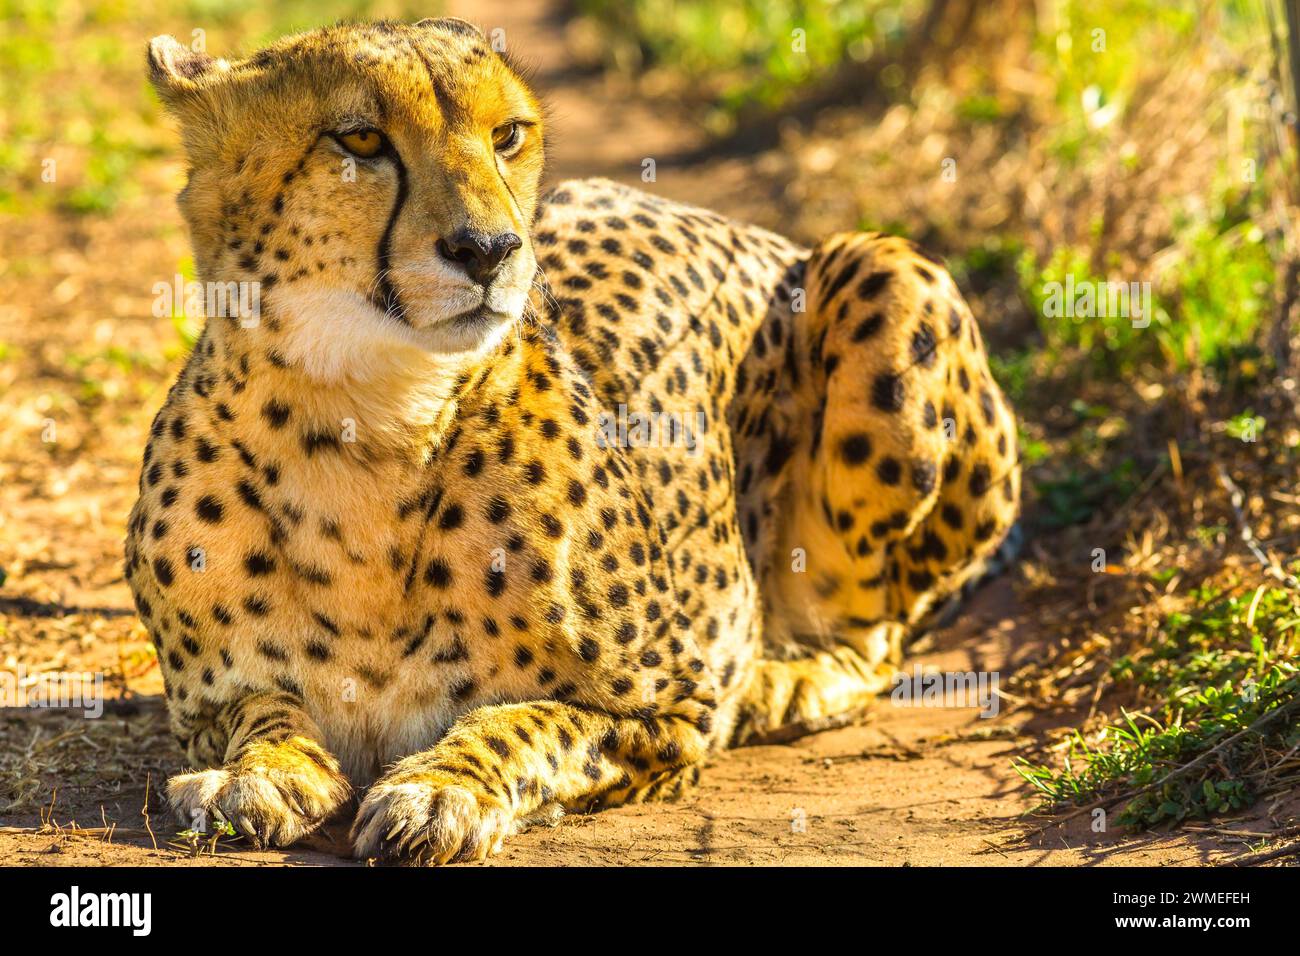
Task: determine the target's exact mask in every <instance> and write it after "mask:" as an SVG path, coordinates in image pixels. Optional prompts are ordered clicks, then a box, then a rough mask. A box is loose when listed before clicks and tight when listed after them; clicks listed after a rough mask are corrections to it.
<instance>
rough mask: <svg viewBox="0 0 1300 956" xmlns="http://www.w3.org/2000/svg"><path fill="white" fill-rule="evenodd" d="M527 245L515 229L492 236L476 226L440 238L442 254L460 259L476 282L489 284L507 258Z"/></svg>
mask: <svg viewBox="0 0 1300 956" xmlns="http://www.w3.org/2000/svg"><path fill="white" fill-rule="evenodd" d="M522 245H523V240H522V239H520V238H519V237H518V236H516V235H515V234H514V233H513V232H503V233H501V234H500V235H498V236H489V235H486V234H484V233H481V232H475V231H474V230H472V229H462V230H460V231H459V232H456V233H453V234H452V235H451V236H448V237H447V238H446V239H439V240H438V255H440V256H442V257H443V258H444V259H446V260H448V261H449V262H459V263H460V264H461V265H463V266H464V267H465V271H466V272H467V273H468V274H469V277H470V278H471V279H473V280H474V281H475V282H481V283H483V284H484V285H487V283H488V282H490V281H491V280H492V277H493V276H494V275H496V274H497V272H498V271H499V270H500V268H501V263H503V262H505V261H506V257H507V256H509V255H510V253H512V252H514V251H515V250H516V249H518V248H519V247H520V246H522Z"/></svg>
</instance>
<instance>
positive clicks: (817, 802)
mask: <svg viewBox="0 0 1300 956" xmlns="http://www.w3.org/2000/svg"><path fill="white" fill-rule="evenodd" d="M449 7H450V10H449V12H452V13H458V14H459V15H462V16H465V17H467V18H469V19H473V20H475V21H476V22H479V23H481V24H483V25H485V26H488V27H491V26H495V25H501V26H504V27H505V29H506V38H507V43H508V45H509V46H510V47H511V48H512V49H516V50H521V51H525V52H524V53H523V54H522V56H523V59H524V60H525V62H528V63H532V64H533V65H534V66H535V67H536V74H535V77H534V81H535V83H536V85H537V86H538V87H539V88H541V89H542V90H544V91H545V92H546V94H547V95H548V97H549V99H550V102H551V105H552V109H553V117H552V124H553V125H552V128H553V130H554V135H553V136H552V144H553V151H552V168H553V175H554V177H555V178H563V177H567V176H574V175H593V174H594V175H605V176H610V177H612V178H616V179H621V180H625V181H628V182H632V183H638V184H640V172H641V161H642V159H644V158H646V157H647V156H650V157H655V158H659V157H669V156H671V155H672V154H673V153H675V152H677V151H680V150H685V149H688V148H690V147H693V146H696V145H698V144H699V143H700V142H701V141H702V138H701V135H700V134H699V132H698V131H696V130H694V129H692V128H691V127H690V126H688V125H685V123H683V122H677V121H674V120H673V119H672V118H671V117H670V116H666V115H665V113H664V111H663V110H661V109H656V108H654V107H652V106H650V105H647V104H645V103H642V102H639V101H633V102H632V103H631V104H630V105H629V104H628V103H627V102H626V100H625V91H623V90H621V89H619V87H618V86H617V81H615V80H606V79H604V78H603V77H601V76H596V75H589V74H585V73H582V72H574V71H571V70H568V69H567V68H566V67H565V66H564V64H566V62H567V61H568V58H567V56H566V55H565V51H564V46H563V43H562V40H561V38H560V35H559V28H558V27H557V25H556V21H554V20H553V19H552V13H553V11H552V9H551V7H550V6H549V5H548V4H547V3H545V2H527V3H518V2H516V3H511V2H508V0H493V2H486V0H479V2H475V3H472V4H471V3H466V2H453V3H451V4H449ZM762 164H763V159H762V158H761V157H756V158H753V159H746V160H727V161H723V162H713V163H710V164H708V165H705V166H699V167H694V168H688V167H675V166H674V165H673V164H672V163H670V162H664V161H663V160H662V159H660V160H659V163H658V169H657V178H656V182H655V183H654V184H652V185H649V186H647V185H646V184H641V185H642V187H643V188H652V189H653V190H654V191H657V192H660V193H663V194H665V195H668V196H671V197H673V198H678V199H684V200H687V201H691V202H695V203H698V204H701V205H708V206H711V207H714V208H717V209H720V210H722V211H724V212H727V213H730V214H733V215H738V216H743V217H745V218H748V219H751V220H756V221H759V222H761V223H762V224H764V225H767V226H769V227H772V228H776V229H779V228H780V226H781V223H779V222H773V221H771V216H770V214H768V213H767V211H766V204H765V197H764V193H763V191H762V190H761V189H756V188H754V186H753V183H754V182H756V181H762V177H761V167H762ZM172 172H175V171H174V170H173V171H172ZM146 190H147V191H151V192H152V196H153V198H152V199H151V200H150V201H148V202H144V201H142V202H139V203H128V204H125V205H124V207H123V208H122V209H121V210H120V211H118V212H115V213H114V214H113V215H112V216H111V217H109V218H107V219H106V220H105V221H103V222H93V221H92V222H89V223H76V224H72V225H61V226H58V227H51V228H50V229H45V230H37V231H33V232H31V233H30V234H29V233H27V232H24V231H23V230H22V228H21V226H20V224H16V223H8V224H6V225H5V226H4V227H3V228H4V234H3V241H4V244H5V245H4V249H5V251H6V253H8V252H12V251H13V250H15V249H18V248H21V249H22V251H23V254H24V255H25V256H44V257H47V258H48V259H49V261H50V262H52V263H53V264H54V265H53V268H52V270H50V271H49V272H48V273H44V274H42V275H41V276H39V277H38V278H37V279H35V280H29V279H25V278H24V277H23V276H22V275H21V274H18V273H16V272H15V271H13V270H10V271H8V272H6V273H5V274H4V275H3V277H2V278H0V302H3V303H5V305H3V306H0V318H2V320H3V324H2V325H0V330H3V331H4V338H6V339H7V340H8V341H10V342H11V343H12V344H14V345H16V346H18V347H19V348H21V349H22V350H23V353H24V355H26V356H28V357H29V358H30V361H25V362H22V363H3V364H0V415H3V417H4V418H5V419H6V420H7V421H8V422H10V423H13V424H14V425H15V427H14V428H13V429H12V430H11V431H9V435H8V437H6V438H3V439H2V440H0V567H3V568H4V569H5V572H6V574H7V581H5V582H4V583H3V589H2V590H0V655H3V656H4V660H0V665H2V666H3V667H5V668H6V669H12V668H15V667H17V666H20V665H21V666H25V667H28V668H30V669H54V668H57V669H60V670H90V671H101V672H104V673H105V674H108V675H110V677H109V680H108V682H107V684H106V691H107V694H108V697H109V705H108V708H107V710H106V713H105V715H104V716H103V717H102V718H101V719H99V720H85V719H82V718H80V717H77V716H72V715H69V714H67V713H62V712H57V711H40V710H32V711H21V710H0V769H2V770H3V771H4V772H5V774H6V777H7V778H8V779H11V780H14V781H17V782H16V784H14V792H10V793H9V794H8V795H7V796H8V798H9V803H10V806H11V807H13V809H12V810H11V811H10V812H9V813H7V814H0V863H3V864H10V865H20V866H31V865H47V866H48V865H123V864H124V865H130V864H147V865H229V866H235V865H295V864H299V865H301V864H306V865H342V864H345V863H347V862H349V861H348V860H347V858H346V853H347V846H346V842H345V841H344V840H343V836H344V834H345V832H346V821H342V822H341V823H339V824H338V825H336V826H333V827H331V828H329V829H328V830H327V831H326V832H324V833H322V834H320V835H318V836H317V837H315V838H314V839H313V840H312V841H310V842H309V843H308V844H306V845H303V846H299V847H294V848H291V849H289V850H287V851H276V852H255V851H252V850H250V849H249V848H248V847H247V846H245V845H243V844H241V843H238V842H229V843H225V844H223V845H222V846H220V847H218V849H217V851H216V852H215V854H202V855H198V856H196V855H195V853H194V852H193V851H192V850H190V849H186V848H184V847H176V846H173V845H170V844H172V841H174V839H175V835H176V828H175V825H174V823H173V822H172V820H171V819H170V817H169V815H168V813H167V811H166V808H165V807H164V806H163V804H162V803H161V801H160V800H159V799H158V788H159V785H160V784H161V782H162V781H163V780H165V778H166V777H167V776H168V775H170V774H172V773H175V772H177V771H178V770H180V769H181V767H182V757H181V754H180V753H179V751H178V750H177V749H176V748H175V745H174V744H173V742H172V741H171V739H170V737H169V735H168V734H167V733H166V727H165V724H166V719H165V713H164V704H163V700H162V696H161V691H162V688H161V679H160V677H159V675H158V671H157V668H156V667H155V666H151V661H150V659H149V658H148V656H147V654H146V645H147V638H146V636H145V635H144V632H143V630H142V629H141V628H140V627H139V625H138V623H137V622H136V620H135V616H134V612H133V610H132V606H131V601H130V596H129V593H128V590H127V588H126V585H125V582H124V580H123V579H122V576H121V570H120V565H121V551H120V549H121V541H122V538H123V534H124V523H125V519H126V515H127V512H128V509H129V508H130V505H131V502H132V500H133V498H134V494H135V482H136V471H137V467H138V464H137V463H138V456H139V454H140V451H141V449H142V447H143V443H144V436H145V430H146V428H147V424H148V421H149V418H150V416H151V415H152V413H153V411H154V410H155V409H156V408H157V406H158V405H159V404H160V403H161V401H162V398H163V393H164V392H165V388H166V384H167V379H168V377H169V374H170V372H167V374H163V372H166V371H167V370H165V369H164V370H162V371H160V372H158V375H157V376H156V378H157V381H156V382H154V383H153V384H151V385H149V386H148V387H146V388H143V389H142V390H140V391H139V392H138V393H132V394H128V395H121V394H117V393H113V394H109V395H108V396H107V398H106V400H105V404H104V406H103V408H104V409H107V411H101V412H99V413H97V414H95V415H86V414H84V413H81V412H78V411H76V410H75V409H72V408H71V407H68V408H64V407H62V406H61V405H60V403H59V401H58V399H57V398H53V399H52V398H51V397H50V396H51V395H52V394H54V395H57V394H58V392H59V391H60V389H67V388H70V387H74V384H75V383H74V384H70V383H68V382H67V381H64V380H63V378H62V377H61V376H63V372H62V371H61V370H62V369H64V368H66V366H67V364H68V363H67V362H66V358H67V356H68V355H69V354H71V353H72V352H74V351H75V350H77V349H79V348H81V347H82V345H83V344H84V343H87V342H98V343H101V344H106V343H111V344H112V345H113V346H115V347H119V348H121V349H124V350H129V349H132V348H136V347H140V348H144V347H145V346H147V345H149V344H150V343H151V342H152V341H153V340H154V339H156V338H157V336H158V335H159V334H160V323H159V321H158V320H156V319H152V318H150V314H149V306H148V296H147V295H146V294H145V293H146V292H147V291H148V283H145V282H143V281H142V280H140V278H139V276H141V275H147V276H151V277H152V276H157V275H166V274H168V273H169V271H170V269H171V266H170V263H174V262H175V261H176V257H177V256H178V255H183V254H184V248H185V237H184V233H183V230H182V229H181V226H180V222H179V219H178V217H177V214H176V213H175V211H174V209H172V208H171V207H170V205H168V206H167V207H166V212H165V214H163V213H160V212H159V210H160V209H161V208H163V207H161V206H160V205H159V202H158V198H157V197H159V196H163V195H169V194H170V193H171V192H174V191H175V188H174V183H173V182H172V181H171V180H170V179H168V178H167V177H165V176H164V177H162V178H161V179H160V180H159V181H158V182H156V183H148V184H146ZM123 235H130V236H132V237H133V238H132V240H131V244H130V247H129V249H128V250H127V253H128V254H127V255H126V256H125V257H124V255H123V250H122V249H121V247H120V237H121V236H123ZM95 262H100V263H109V264H111V265H110V266H109V267H108V268H105V267H104V266H103V265H101V266H99V267H98V269H95V268H89V269H88V268H87V267H86V265H87V263H95ZM24 283H25V284H24ZM50 303H53V305H54V307H53V308H50V307H49V306H50ZM162 324H163V325H165V320H164V321H163V323H162ZM172 361H173V362H174V359H173V360H172ZM93 372H94V368H93V366H92V367H91V372H90V373H91V374H93ZM108 381H109V383H110V384H111V383H112V382H113V381H116V380H115V379H113V378H109V379H108ZM131 387H135V386H134V385H132V386H131ZM110 391H112V390H111V389H110ZM128 406H130V407H132V408H133V409H134V410H133V411H131V412H130V413H127V412H125V411H124V412H122V413H121V414H115V413H112V412H113V409H115V408H118V407H128ZM135 406H138V408H136V407H135ZM46 419H52V420H54V421H55V422H57V423H58V424H59V427H60V429H61V434H60V438H59V440H58V442H57V443H56V444H55V445H54V446H53V447H51V448H48V449H41V451H40V454H33V453H32V447H31V446H32V443H33V442H38V441H39V438H37V437H35V436H37V434H38V432H39V431H40V429H41V426H42V423H43V422H44V421H45V420H46ZM7 430H8V429H7ZM1052 627H1053V624H1052V620H1051V617H1050V615H1049V613H1048V612H1047V611H1046V610H1045V609H1042V608H1035V607H1032V606H1025V605H1024V604H1022V603H1020V602H1019V601H1018V599H1017V596H1016V588H1015V584H1014V581H1012V580H1011V579H1009V578H1003V579H999V580H997V581H995V582H994V583H993V584H991V585H989V586H988V587H986V588H984V589H983V590H982V591H981V592H980V593H979V594H978V595H977V596H976V597H975V598H974V599H973V600H972V601H971V602H970V603H969V604H968V605H967V606H966V608H965V609H964V610H963V612H962V615H961V616H960V617H959V618H958V620H957V621H956V622H955V623H954V624H952V625H951V626H949V627H947V628H946V629H943V630H941V631H939V632H936V633H934V634H932V635H930V636H928V637H927V638H925V639H924V640H923V642H922V644H921V646H920V647H919V648H918V649H917V650H918V653H916V655H915V657H914V660H915V661H917V662H920V663H921V664H922V665H926V666H933V667H935V668H937V669H939V670H943V671H967V670H976V671H987V672H999V673H1002V674H1004V675H1005V674H1008V673H1010V672H1011V671H1013V670H1015V669H1016V667H1017V666H1019V665H1020V664H1021V663H1023V662H1025V661H1027V660H1029V659H1032V658H1034V657H1035V655H1042V654H1044V653H1045V652H1046V651H1045V649H1046V648H1047V646H1048V644H1049V643H1050V640H1051V637H1052ZM909 667H910V664H909ZM1071 716H1077V715H1071V714H1068V713H1060V712H1053V713H1045V712H1041V711H1037V710H1035V709H1033V708H1030V707H1024V706H1018V705H1017V701H1016V699H1015V698H1013V697H1005V698H1003V699H1002V701H1001V709H1000V713H999V714H998V716H996V717H993V718H988V719H985V718H982V717H980V716H979V714H978V712H976V711H973V710H966V709H945V708H906V707H900V706H895V705H893V704H891V702H890V701H889V700H888V699H882V700H881V702H880V705H879V706H878V707H877V708H876V709H875V711H874V712H873V713H871V714H870V715H869V716H868V717H867V719H866V720H865V722H864V723H863V724H862V725H860V726H854V727H849V728H845V729H842V730H837V731H831V732H827V733H823V734H819V735H816V736H813V737H809V738H805V739H803V740H799V741H796V742H794V743H793V744H789V745H784V746H763V747H752V748H746V749H742V750H738V751H733V752H730V753H726V754H723V755H720V756H719V757H718V758H717V759H716V760H715V761H714V762H713V764H712V765H711V766H710V767H709V768H708V769H707V771H706V773H705V775H704V778H703V781H702V784H701V786H700V787H699V788H698V789H697V790H696V791H695V792H693V793H691V794H689V795H688V796H687V797H685V798H684V799H683V800H682V801H681V802H679V803H676V804H667V805H652V806H643V807H627V808H621V809H617V810H612V811H606V812H603V813H600V814H596V815H591V816H574V817H569V818H566V819H565V820H563V821H561V822H560V824H559V825H558V826H557V827H555V828H553V829H536V830H533V831H530V832H528V833H525V834H521V835H520V836H517V837H516V838H514V839H513V840H511V841H508V843H507V845H506V848H505V850H504V851H503V853H502V854H501V855H500V856H499V857H497V858H496V859H495V860H494V861H492V865H548V866H551V865H665V864H721V865H746V864H750V865H752V864H769V865H780V864H787V865H808V864H812V865H861V864H876V865H910V866H933V865H949V866H951V865H988V866H1039V865H1077V866H1091V865H1104V864H1127V865H1136V864H1148V865H1190V864H1203V863H1218V862H1227V861H1229V860H1232V859H1233V858H1236V857H1239V856H1242V855H1244V854H1246V853H1248V852H1249V851H1250V849H1252V848H1253V847H1256V846H1258V845H1259V843H1260V842H1261V840H1262V839H1263V838H1265V837H1267V836H1268V835H1270V834H1272V833H1274V832H1276V831H1277V830H1278V828H1279V827H1280V826H1281V821H1286V820H1288V819H1294V818H1295V815H1296V813H1297V811H1298V810H1300V805H1298V804H1300V801H1297V800H1296V799H1294V798H1290V799H1288V800H1286V801H1281V802H1275V803H1273V804H1272V805H1268V804H1266V803H1265V804H1261V805H1259V806H1258V807H1257V808H1256V809H1255V810H1254V811H1253V812H1252V814H1251V815H1249V816H1247V817H1245V818H1238V819H1234V820H1232V821H1231V822H1230V823H1224V824H1221V825H1216V824H1202V825H1199V826H1197V827H1195V828H1192V827H1187V828H1183V829H1181V830H1178V831H1172V832H1163V833H1136V834H1135V833H1132V832H1128V831H1126V830H1124V829H1123V828H1121V827H1119V826H1118V825H1114V826H1112V827H1110V828H1109V830H1108V832H1102V833H1094V832H1093V831H1092V829H1091V827H1090V825H1089V824H1090V822H1091V819H1092V818H1091V816H1090V815H1088V814H1083V815H1080V816H1077V817H1075V818H1074V819H1072V820H1069V821H1067V822H1065V823H1064V824H1063V825H1059V826H1053V827H1051V828H1049V829H1046V830H1044V831H1042V832H1038V833H1035V832H1033V831H1034V829H1035V828H1036V827H1037V826H1038V825H1039V821H1036V820H1035V819H1033V818H1032V817H1026V816H1025V814H1026V813H1027V812H1028V811H1030V810H1031V809H1032V808H1033V806H1034V804H1035V802H1036V801H1035V799H1034V797H1033V794H1032V793H1031V792H1030V791H1029V789H1028V788H1027V787H1026V786H1025V784H1024V782H1023V781H1022V780H1021V778H1020V777H1019V775H1017V773H1016V772H1015V770H1014V767H1013V759H1014V758H1015V757H1016V756H1017V755H1018V754H1022V753H1024V752H1026V751H1027V750H1028V749H1032V748H1033V747H1037V746H1041V745H1042V743H1043V742H1044V741H1045V740H1047V739H1048V736H1049V735H1050V732H1051V731H1052V730H1054V729H1057V728H1061V727H1065V726H1069V725H1070V718H1071ZM0 806H3V802H0ZM1026 831H1030V832H1028V834H1027V835H1026Z"/></svg>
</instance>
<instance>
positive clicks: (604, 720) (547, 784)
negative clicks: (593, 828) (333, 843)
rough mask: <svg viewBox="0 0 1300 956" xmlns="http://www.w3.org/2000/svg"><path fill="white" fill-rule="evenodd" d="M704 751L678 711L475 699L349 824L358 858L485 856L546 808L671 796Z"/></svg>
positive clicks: (387, 779)
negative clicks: (656, 713)
mask: <svg viewBox="0 0 1300 956" xmlns="http://www.w3.org/2000/svg"><path fill="white" fill-rule="evenodd" d="M706 750H707V741H706V737H705V734H704V733H702V732H701V731H700V729H699V727H698V726H697V725H696V722H692V721H690V720H687V719H686V718H685V717H678V716H660V717H648V718H623V717H616V716H613V715H610V714H605V713H600V712H597V711H593V710H589V709H587V708H583V707H577V706H574V705H572V704H566V703H561V702H558V701H538V702H535V703H524V704H502V705H499V706H494V707H483V708H480V709H478V710H475V711H473V712H471V713H469V714H467V715H466V716H464V717H462V718H461V719H460V720H459V721H458V722H457V723H456V724H455V726H453V727H452V729H451V731H450V732H449V733H448V734H447V736H446V737H444V738H443V739H442V740H441V741H439V742H438V744H437V745H436V746H434V747H433V748H431V749H430V750H426V751H424V752H422V753H418V754H414V755H413V756H410V757H407V758H405V759H404V760H401V761H399V762H398V763H397V764H396V765H395V766H394V767H392V768H391V769H390V770H389V771H388V773H386V774H385V775H384V776H383V777H382V778H381V779H380V780H379V781H378V782H377V783H375V785H374V786H373V787H372V788H371V789H370V791H369V792H368V793H367V794H366V797H365V800H364V801H362V804H361V808H360V810H359V811H358V813H357V818H356V822H355V823H354V824H353V827H352V838H353V844H354V848H355V851H356V855H357V856H358V857H360V858H363V859H369V858H376V857H377V858H380V859H384V860H394V859H401V858H406V859H408V860H410V861H412V862H417V863H429V864H438V863H448V862H452V861H455V860H482V859H485V858H486V857H487V856H488V855H489V854H493V853H496V852H497V851H498V850H500V849H501V845H502V842H503V841H504V839H505V838H506V837H507V836H510V835H511V834H513V833H516V832H518V831H519V830H520V829H522V828H523V827H524V826H526V825H527V824H528V823H531V822H533V821H534V820H535V819H536V818H538V817H540V816H545V815H546V814H547V813H548V812H549V811H553V810H555V809H558V808H567V809H583V810H585V809H588V808H589V807H592V806H595V805H602V806H609V805H614V804H617V803H624V802H635V801H638V800H643V799H650V798H654V797H664V796H671V795H673V794H675V793H676V792H678V791H679V790H680V788H681V787H682V785H683V784H684V783H685V782H686V781H689V780H690V779H691V778H692V777H693V776H694V773H695V770H696V767H697V766H698V764H699V762H700V761H701V760H703V759H704V756H705V753H706Z"/></svg>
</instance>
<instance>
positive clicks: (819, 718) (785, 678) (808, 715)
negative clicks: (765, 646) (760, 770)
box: [732, 625, 902, 746]
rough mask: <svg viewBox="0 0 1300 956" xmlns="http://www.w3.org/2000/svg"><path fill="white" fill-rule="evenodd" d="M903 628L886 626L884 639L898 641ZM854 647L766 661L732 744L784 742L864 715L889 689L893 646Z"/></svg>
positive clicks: (761, 663)
mask: <svg viewBox="0 0 1300 956" xmlns="http://www.w3.org/2000/svg"><path fill="white" fill-rule="evenodd" d="M901 632H902V629H901V628H900V627H898V626H896V625H881V626H880V627H879V628H878V629H877V633H878V636H879V639H880V640H884V641H894V642H896V641H897V639H898V638H899V637H901ZM871 657H872V658H873V659H876V660H878V661H881V662H880V663H874V664H873V663H871V661H870V660H868V659H867V658H864V657H863V656H862V655H861V654H859V653H858V652H857V651H856V650H854V649H853V648H852V647H847V646H841V647H836V648H834V649H832V650H828V651H817V652H815V653H813V654H811V655H810V656H808V657H801V658H797V659H795V660H789V661H779V660H760V661H757V662H755V666H754V672H753V676H752V677H751V678H750V683H749V686H748V687H747V688H746V690H745V695H744V697H743V698H742V700H741V703H740V708H739V709H738V711H737V719H736V729H735V730H734V731H733V734H732V746H741V745H743V744H775V743H784V742H786V741H789V740H793V739H795V738H797V737H802V736H804V735H806V734H811V733H817V732H818V731H822V730H831V729H834V728H836V727H843V726H845V725H847V724H849V723H852V722H853V721H854V720H856V719H858V718H859V717H861V716H862V714H863V713H864V712H865V711H866V709H867V708H868V707H870V706H871V703H872V700H873V699H874V698H875V696H876V695H877V694H879V693H880V692H881V691H883V690H885V689H886V688H887V687H888V686H889V683H890V680H891V678H892V677H893V673H894V667H893V665H892V664H890V663H885V662H887V661H889V660H892V659H893V658H894V652H893V651H892V650H882V651H880V652H879V653H878V654H873V655H871Z"/></svg>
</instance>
